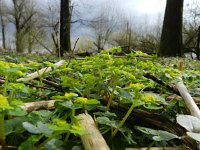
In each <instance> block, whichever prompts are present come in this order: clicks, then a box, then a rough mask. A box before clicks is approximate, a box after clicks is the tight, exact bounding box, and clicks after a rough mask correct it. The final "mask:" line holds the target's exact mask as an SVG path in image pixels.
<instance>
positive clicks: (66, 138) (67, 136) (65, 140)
mask: <svg viewBox="0 0 200 150" xmlns="http://www.w3.org/2000/svg"><path fill="white" fill-rule="evenodd" d="M69 136H70V132H68V133H67V135H66V136H65V139H64V143H67V141H68V139H69Z"/></svg>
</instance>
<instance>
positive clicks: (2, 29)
mask: <svg viewBox="0 0 200 150" xmlns="http://www.w3.org/2000/svg"><path fill="white" fill-rule="evenodd" d="M1 32H2V40H3V49H6V34H5V23H4V19H3V16H1Z"/></svg>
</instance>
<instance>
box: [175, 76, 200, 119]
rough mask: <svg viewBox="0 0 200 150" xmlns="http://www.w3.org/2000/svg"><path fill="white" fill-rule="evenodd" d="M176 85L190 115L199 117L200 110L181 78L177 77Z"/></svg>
mask: <svg viewBox="0 0 200 150" xmlns="http://www.w3.org/2000/svg"><path fill="white" fill-rule="evenodd" d="M176 87H177V89H178V91H179V92H180V94H181V96H182V97H183V99H184V101H185V104H186V106H187V108H188V109H189V110H190V113H191V115H193V116H195V117H197V118H200V110H199V108H198V106H197V105H196V103H195V102H194V100H193V98H192V97H191V95H190V94H189V92H188V90H187V88H186V86H185V85H184V83H183V80H182V79H181V78H179V81H178V82H177V83H176Z"/></svg>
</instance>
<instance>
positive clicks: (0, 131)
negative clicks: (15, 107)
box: [0, 112, 6, 148]
mask: <svg viewBox="0 0 200 150" xmlns="http://www.w3.org/2000/svg"><path fill="white" fill-rule="evenodd" d="M4 116H5V115H4V113H2V112H1V114H0V143H1V145H2V147H3V148H4V147H5V145H6V136H5V133H4V123H5V122H4Z"/></svg>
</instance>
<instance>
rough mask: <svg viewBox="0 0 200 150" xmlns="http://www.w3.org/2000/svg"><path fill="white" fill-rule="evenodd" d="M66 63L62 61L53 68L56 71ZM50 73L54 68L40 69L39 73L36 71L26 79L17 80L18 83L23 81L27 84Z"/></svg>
mask: <svg viewBox="0 0 200 150" xmlns="http://www.w3.org/2000/svg"><path fill="white" fill-rule="evenodd" d="M64 62H65V61H64V60H61V61H59V62H57V63H55V64H54V66H53V68H55V69H56V68H58V67H60V66H62V65H63V64H64ZM50 71H52V67H45V68H42V69H40V70H39V71H36V72H34V73H31V74H29V75H27V77H25V78H20V79H17V82H21V81H22V82H27V81H30V80H33V79H35V78H38V77H39V76H41V75H43V74H44V73H48V72H50Z"/></svg>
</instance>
